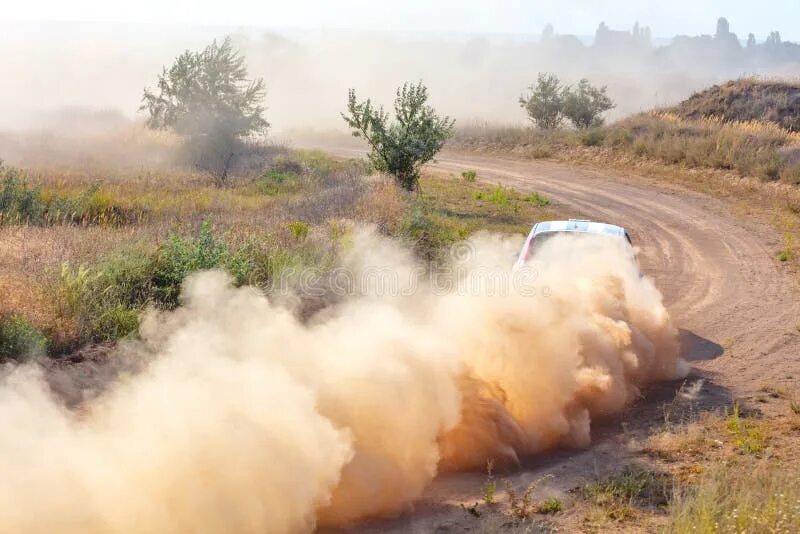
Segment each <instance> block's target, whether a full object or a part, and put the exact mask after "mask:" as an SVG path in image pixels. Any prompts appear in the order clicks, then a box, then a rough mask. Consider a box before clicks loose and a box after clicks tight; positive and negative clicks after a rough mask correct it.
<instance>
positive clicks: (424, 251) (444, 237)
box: [400, 202, 470, 261]
mask: <svg viewBox="0 0 800 534" xmlns="http://www.w3.org/2000/svg"><path fill="white" fill-rule="evenodd" d="M469 233H470V231H469V228H468V227H467V226H466V225H465V224H464V223H462V222H461V221H459V220H456V219H452V218H448V217H446V216H443V215H441V214H439V213H435V212H434V211H433V210H432V209H430V208H429V207H428V206H426V205H425V204H424V203H423V202H418V203H416V204H415V205H414V206H413V207H412V208H411V211H410V212H409V214H408V215H407V216H406V218H405V220H404V221H403V224H402V225H401V229H400V237H402V238H404V239H407V240H409V241H411V242H412V245H413V248H414V251H415V252H416V254H417V255H418V256H419V257H421V258H423V259H425V260H429V261H431V260H436V259H438V258H439V257H440V255H441V254H442V252H443V251H444V250H447V249H448V248H449V247H450V246H451V245H452V244H454V243H457V242H459V241H463V240H464V239H466V238H467V237H468V236H469Z"/></svg>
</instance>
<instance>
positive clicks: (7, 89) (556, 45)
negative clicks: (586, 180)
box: [0, 19, 800, 164]
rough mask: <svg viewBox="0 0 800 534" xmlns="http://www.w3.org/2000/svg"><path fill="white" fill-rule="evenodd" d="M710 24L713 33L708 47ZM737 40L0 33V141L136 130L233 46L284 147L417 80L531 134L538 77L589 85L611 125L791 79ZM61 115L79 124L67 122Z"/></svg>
mask: <svg viewBox="0 0 800 534" xmlns="http://www.w3.org/2000/svg"><path fill="white" fill-rule="evenodd" d="M598 22H600V21H598ZM642 22H643V23H646V22H647V21H642ZM631 23H633V21H631ZM714 23H715V20H714V19H711V20H708V33H709V34H712V32H713V31H714ZM732 30H735V31H738V32H739V34H738V35H736V34H734V33H732V31H727V30H726V32H725V33H720V31H719V29H718V30H717V34H715V35H702V36H697V37H688V36H675V37H673V38H668V39H663V38H655V37H653V36H651V35H650V31H649V29H647V28H646V27H639V25H638V24H636V25H634V26H633V27H632V28H613V29H611V28H608V27H606V26H605V25H604V24H600V25H599V26H598V30H597V32H596V34H595V35H594V36H574V35H569V34H564V33H563V32H562V31H561V29H560V28H555V29H554V28H552V27H549V28H545V29H544V31H543V28H541V27H538V26H536V27H534V26H532V27H531V29H530V32H529V33H528V34H524V35H522V34H521V35H480V34H467V33H464V34H440V33H424V32H417V33H415V32H405V33H404V32H368V31H361V32H359V31H343V30H341V31H336V30H313V31H312V30H307V31H299V30H289V29H283V30H281V29H265V28H257V27H188V26H179V25H172V26H170V25H164V26H159V25H144V24H139V25H137V24H99V23H94V24H93V23H88V22H87V23H56V22H51V23H17V24H10V23H0V46H3V47H4V49H7V50H10V51H12V52H13V53H8V54H3V55H0V71H1V72H3V74H4V78H3V84H0V130H14V131H17V132H18V131H20V130H25V131H29V132H34V133H40V132H43V131H47V132H51V133H52V132H55V133H57V134H59V135H60V136H66V137H73V136H76V135H78V136H80V134H81V130H82V129H83V128H84V127H85V125H86V124H94V123H96V122H97V121H96V119H97V115H98V114H106V115H107V116H111V115H114V114H116V115H119V116H120V117H122V118H125V119H126V120H129V121H140V120H141V119H142V116H141V115H140V114H138V113H137V109H138V107H139V104H140V101H141V97H142V90H143V89H144V87H146V86H152V85H153V84H154V83H155V82H156V76H157V75H158V74H159V73H160V72H161V69H162V67H163V66H165V65H170V64H171V63H172V61H173V60H174V58H175V57H176V56H177V55H178V54H180V53H181V52H183V51H184V50H186V49H191V50H199V49H202V48H203V47H204V46H206V45H208V44H209V43H210V42H211V40H212V39H221V38H224V37H225V36H226V35H230V36H232V38H233V41H234V44H235V46H236V47H237V48H239V49H240V50H241V51H242V53H243V54H244V56H245V58H246V60H247V65H248V69H249V72H250V74H251V75H252V76H253V77H263V78H264V80H265V84H266V88H267V98H266V102H265V105H266V107H267V112H266V118H267V120H269V122H270V123H271V124H272V125H273V130H272V132H273V135H275V136H277V137H278V138H281V137H282V136H283V135H286V132H287V131H291V130H294V129H316V130H330V129H336V130H344V124H343V123H342V120H341V117H340V112H342V111H343V109H344V107H345V104H346V97H347V90H348V89H349V88H355V89H356V90H357V91H358V94H359V96H363V97H367V96H369V97H372V98H374V99H375V100H376V101H377V102H379V103H383V104H387V105H388V104H391V101H392V98H393V95H394V92H395V89H396V88H397V87H398V86H399V85H401V84H402V83H403V82H406V81H417V80H422V81H424V82H425V84H426V85H427V86H428V88H429V89H430V93H431V103H432V104H433V106H434V107H435V108H436V109H437V110H439V111H440V112H442V113H444V114H448V115H450V116H452V117H454V118H456V119H457V120H458V121H459V123H460V124H465V123H469V122H470V121H478V122H486V121H488V122H493V123H516V124H527V122H526V118H525V114H524V113H523V111H522V110H521V109H520V107H519V105H518V98H519V96H520V95H521V94H523V93H525V92H526V88H527V86H528V85H530V84H532V83H535V81H536V76H537V73H539V72H553V73H555V74H556V75H558V76H559V77H560V78H561V79H562V80H563V81H564V82H565V83H570V84H572V83H575V82H577V81H578V80H579V79H581V78H583V77H586V78H588V79H589V80H590V81H591V82H592V83H594V84H597V85H608V93H609V96H610V97H611V98H612V99H613V100H615V102H616V104H617V107H616V108H615V109H614V110H612V111H611V113H610V114H609V116H608V119H609V120H613V119H615V118H618V117H622V116H626V115H629V114H631V113H634V112H638V111H642V110H646V109H650V108H653V107H658V106H667V105H672V104H675V103H677V102H679V101H681V100H683V99H685V98H687V97H688V96H689V95H690V93H691V92H692V91H694V90H700V89H703V88H705V87H707V86H708V85H711V84H713V83H719V82H721V81H725V80H728V79H731V78H737V77H740V76H747V75H763V76H794V75H795V74H796V72H797V66H798V64H800V47H798V46H797V45H794V44H792V43H788V42H782V43H774V44H770V43H762V42H761V40H763V38H764V37H766V36H763V35H760V36H757V37H758V40H757V41H753V44H752V46H750V45H747V46H745V45H744V44H743V40H744V37H745V36H746V32H747V31H748V28H732ZM63 110H68V111H70V110H71V113H72V114H73V117H72V118H71V119H70V120H69V121H62V122H59V121H58V120H57V119H58V118H59V117H60V116H61V115H62V113H63ZM79 110H83V111H84V112H85V115H84V116H82V117H81V116H78V115H77V114H76V111H79ZM107 118H108V117H107ZM12 140H13V139H12ZM5 145H6V143H5V140H4V139H2V138H0V156H2V157H4V158H6V159H7V160H11V162H12V163H14V164H25V161H26V160H25V159H24V158H19V157H17V155H18V152H16V151H14V150H11V149H6V146H5ZM86 145H87V146H90V145H88V144H86ZM12 148H13V147H12Z"/></svg>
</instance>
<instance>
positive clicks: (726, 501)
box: [666, 461, 800, 534]
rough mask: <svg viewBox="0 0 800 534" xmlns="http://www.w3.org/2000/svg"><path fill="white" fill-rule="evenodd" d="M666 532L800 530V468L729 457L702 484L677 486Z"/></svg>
mask: <svg viewBox="0 0 800 534" xmlns="http://www.w3.org/2000/svg"><path fill="white" fill-rule="evenodd" d="M669 514H670V522H669V526H668V527H667V528H666V532H668V533H675V534H683V533H689V532H693V533H695V532H696V533H699V534H716V533H720V532H732V533H742V534H743V533H745V532H774V533H786V534H790V533H795V532H800V471H798V470H797V469H796V467H793V468H789V469H785V468H781V467H780V466H778V465H776V464H774V463H772V464H771V463H767V462H761V463H758V464H753V463H751V462H745V461H737V462H733V461H728V462H726V463H721V464H718V465H715V466H713V467H712V468H711V469H710V470H708V471H707V473H706V474H705V475H704V476H703V477H702V478H701V480H700V481H699V483H698V484H697V486H695V487H687V488H684V489H683V490H681V491H680V492H677V493H676V495H675V496H674V498H673V499H672V501H671V502H670V505H669Z"/></svg>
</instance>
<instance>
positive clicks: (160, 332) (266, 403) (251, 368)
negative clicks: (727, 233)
mask: <svg viewBox="0 0 800 534" xmlns="http://www.w3.org/2000/svg"><path fill="white" fill-rule="evenodd" d="M520 243H521V240H520V239H519V238H516V237H515V238H508V237H502V236H496V235H486V234H483V235H478V236H476V237H474V238H473V239H471V240H470V241H469V242H467V243H466V244H460V245H458V246H457V247H456V248H455V249H454V252H453V257H454V260H453V262H452V265H451V266H450V268H449V269H448V272H447V273H446V275H447V276H444V277H443V278H442V277H440V276H437V277H433V276H430V274H429V273H428V272H427V271H426V270H425V269H420V268H419V265H417V263H416V262H415V260H414V259H413V256H412V255H411V253H410V252H409V251H408V250H407V249H406V248H403V247H401V246H398V244H397V243H396V242H393V241H390V240H388V239H386V238H382V237H379V236H377V235H376V234H375V233H374V232H373V231H372V230H370V229H364V228H360V229H359V228H357V229H355V230H354V232H353V235H352V242H351V244H350V246H349V248H348V250H347V252H346V253H345V254H344V257H343V258H342V270H341V271H340V272H341V273H342V274H343V279H344V280H345V282H346V283H342V284H340V285H339V286H338V287H339V289H340V290H341V289H343V290H345V291H344V292H345V293H346V295H344V296H341V298H339V299H337V301H336V303H335V304H332V305H331V306H330V307H328V308H327V309H325V310H323V311H322V312H320V313H319V314H318V315H317V316H315V317H313V318H312V319H311V320H301V319H299V318H298V317H296V315H295V314H294V313H293V311H292V310H291V308H290V307H289V306H287V305H285V304H282V303H283V302H290V301H291V299H281V300H277V299H273V300H272V301H271V300H269V299H268V298H266V297H265V296H264V295H263V294H261V293H259V292H258V291H256V290H254V289H253V288H241V289H234V288H232V287H231V286H230V283H229V279H228V277H227V276H226V275H225V274H223V273H220V272H207V273H201V274H199V275H196V276H194V277H193V278H191V279H189V280H188V281H187V283H186V286H185V289H184V304H183V306H182V307H181V308H179V309H177V310H175V311H173V312H162V313H156V312H153V313H151V314H150V315H148V316H147V317H146V318H145V320H144V321H143V324H142V326H141V340H140V341H138V342H136V343H133V344H131V345H129V346H128V347H127V348H126V349H125V350H127V351H134V352H137V353H138V354H139V355H140V357H141V358H147V359H149V361H150V363H149V365H148V366H147V367H146V369H145V370H144V371H143V372H141V373H139V374H137V375H135V376H130V377H127V378H125V379H122V380H120V381H119V383H118V384H116V385H115V386H114V387H112V388H111V389H110V390H109V391H107V392H106V393H105V394H104V395H103V396H101V397H99V398H97V399H95V400H92V401H90V402H89V403H88V404H87V405H86V406H84V407H83V409H82V410H80V411H79V412H78V413H75V412H72V411H69V410H67V409H66V408H64V407H63V406H61V404H60V403H59V401H58V400H57V399H56V398H55V397H54V396H53V395H52V394H51V393H50V392H49V391H48V390H47V388H46V386H45V385H44V384H45V382H44V381H43V380H42V377H41V376H40V375H39V373H38V372H37V370H36V368H35V367H32V366H20V367H16V368H8V369H6V370H5V372H4V376H3V378H2V384H1V385H0V420H2V421H4V423H5V425H4V432H3V433H2V434H0V471H1V472H2V473H4V476H3V477H2V479H0V500H2V502H3V503H5V508H4V511H3V513H2V514H0V530H2V531H7V532H12V531H13V532H46V531H53V530H58V531H61V532H120V531H132V530H136V531H143V532H175V531H196V532H264V531H267V532H297V531H306V530H310V529H313V528H314V527H315V526H319V525H331V526H332V525H347V524H351V523H353V522H355V521H358V520H360V519H363V518H366V517H371V516H376V515H385V514H392V513H397V512H400V511H402V510H404V509H406V508H407V506H408V505H409V504H410V503H413V501H414V500H415V499H416V498H418V497H419V496H420V495H421V493H422V492H423V490H424V489H425V487H426V486H427V485H428V484H429V483H430V482H431V480H432V479H433V478H434V477H435V476H436V475H437V473H438V472H440V471H441V470H458V469H467V468H474V467H479V466H481V465H483V464H484V463H485V462H486V460H487V459H488V458H493V459H495V460H496V461H498V462H507V463H510V464H513V463H514V462H516V461H517V459H518V458H519V457H520V456H523V455H529V454H535V453H537V452H539V451H542V450H544V449H547V448H552V447H558V446H565V445H570V446H575V445H578V446H585V445H587V444H588V443H589V441H590V422H591V419H592V418H593V417H596V416H602V415H605V414H610V413H613V412H615V411H617V410H619V409H620V408H622V407H623V406H624V405H625V404H626V403H628V402H631V401H632V400H633V399H635V398H636V396H637V391H638V388H639V387H640V386H641V385H643V384H645V383H647V382H648V381H651V380H658V379H668V378H674V377H677V376H679V375H681V374H682V373H685V370H686V369H685V363H684V362H682V361H681V360H680V359H679V356H678V344H677V337H676V331H675V328H674V327H673V325H672V323H671V321H670V318H669V316H668V314H667V312H666V310H665V308H664V306H663V305H662V302H661V295H660V293H659V292H658V290H657V289H656V288H655V287H654V285H653V283H652V282H651V280H650V279H649V278H647V277H641V276H640V274H639V271H638V268H637V267H636V265H635V263H634V262H632V261H631V258H630V255H629V254H628V253H626V252H625V251H624V250H623V249H622V248H621V247H619V248H618V247H617V246H616V245H615V244H614V243H613V242H612V241H610V240H602V239H601V240H598V239H591V238H589V239H587V238H586V237H582V236H564V237H559V238H557V239H551V240H548V241H547V242H546V243H545V244H544V245H543V246H542V248H541V250H540V251H539V252H538V253H537V255H536V258H535V260H534V261H533V262H532V263H531V264H530V266H528V267H529V268H526V269H524V270H522V271H519V270H518V271H515V272H513V273H512V270H511V268H510V266H511V264H512V262H513V260H514V254H515V253H516V251H517V250H518V249H519V245H520ZM440 274H441V273H440ZM376 281H377V282H376ZM54 480H57V481H58V483H57V484H54V483H53V481H54Z"/></svg>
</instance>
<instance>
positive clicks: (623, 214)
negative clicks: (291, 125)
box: [303, 142, 800, 533]
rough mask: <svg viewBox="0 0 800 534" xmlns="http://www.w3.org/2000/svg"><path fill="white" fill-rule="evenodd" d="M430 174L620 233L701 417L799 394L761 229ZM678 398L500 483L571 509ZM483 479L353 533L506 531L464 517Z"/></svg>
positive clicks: (747, 221)
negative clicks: (687, 369) (493, 189)
mask: <svg viewBox="0 0 800 534" xmlns="http://www.w3.org/2000/svg"><path fill="white" fill-rule="evenodd" d="M303 145H304V146H309V147H310V146H315V147H318V148H322V149H324V150H327V151H329V152H332V153H334V154H336V155H339V156H343V157H353V156H360V155H362V154H363V149H361V148H359V147H358V146H355V145H350V144H341V143H335V144H333V143H329V142H326V143H319V142H317V143H313V144H303ZM430 168H431V169H433V170H435V171H437V172H441V173H446V174H453V175H455V176H458V175H460V173H461V171H462V170H465V169H474V170H475V171H477V173H478V179H479V180H484V181H487V182H493V183H501V184H505V185H509V186H512V187H514V188H515V189H517V190H519V191H538V192H540V193H543V194H544V195H546V196H548V197H550V198H551V199H552V200H554V201H555V202H558V203H560V204H562V205H563V206H564V207H566V208H567V210H569V209H574V210H575V212H576V214H577V213H580V214H584V215H587V216H589V217H591V218H593V219H596V220H602V221H606V222H612V223H616V224H620V225H622V226H624V227H626V228H627V229H628V230H629V232H630V234H631V236H632V238H633V241H634V243H635V244H637V245H638V246H639V247H640V249H641V252H640V256H639V259H640V263H641V266H642V270H643V271H644V273H645V274H647V275H649V276H652V277H653V278H655V280H656V283H657V285H658V287H659V288H660V289H661V291H662V292H663V294H664V298H665V302H666V304H667V306H668V308H669V310H670V312H671V313H672V315H673V318H674V319H675V322H676V324H677V325H678V326H679V327H680V329H681V336H682V344H683V351H684V356H685V357H686V358H687V359H689V360H690V361H691V362H692V365H693V367H694V369H693V376H694V377H700V376H702V377H703V378H704V379H705V382H704V386H703V388H702V391H701V397H700V401H701V403H702V404H703V405H705V406H709V407H713V406H719V405H724V404H728V403H730V402H731V400H732V399H734V398H747V397H749V396H753V395H755V394H756V393H757V392H758V390H759V389H761V388H762V387H764V386H767V385H768V386H772V387H779V388H789V389H791V388H793V387H796V385H797V384H798V379H800V298H799V297H800V293H798V290H797V287H796V284H795V282H794V280H793V277H792V275H791V273H790V272H789V271H788V268H786V267H785V266H783V265H781V264H780V263H779V262H777V260H775V252H776V251H777V250H778V249H779V248H780V246H781V245H780V236H779V234H778V233H777V232H776V231H775V230H774V229H773V228H772V227H770V226H769V224H768V223H767V222H766V221H759V220H756V219H754V218H752V217H749V216H748V217H741V216H737V215H736V214H735V213H734V212H733V211H732V210H731V208H730V206H728V205H726V204H725V203H724V202H722V201H720V200H717V199H714V198H711V197H708V196H705V195H702V194H698V193H694V192H690V191H687V190H685V189H682V188H678V187H674V186H669V185H668V184H663V183H656V182H655V181H654V180H650V179H647V178H645V177H636V176H625V175H622V174H620V173H616V172H604V171H600V170H587V169H584V168H573V167H570V166H567V165H563V164H557V163H552V162H545V161H527V160H526V161H520V160H514V159H503V158H498V157H490V156H479V155H474V154H460V153H452V152H450V153H443V154H442V155H441V157H440V158H439V159H438V160H437V162H436V163H435V164H433V165H431V166H430ZM679 386H680V384H665V385H659V386H656V387H653V388H651V389H650V390H649V391H647V392H645V395H644V398H643V399H642V401H641V402H640V403H638V404H637V405H635V406H632V407H631V408H630V409H628V410H627V411H626V412H625V413H623V414H620V415H618V416H617V417H615V418H614V419H613V420H609V421H603V422H600V423H598V424H596V425H595V426H594V428H593V434H594V442H593V445H592V446H591V447H590V448H589V449H588V450H582V451H561V452H559V453H557V454H552V455H549V456H544V457H542V456H540V457H536V458H531V459H528V460H527V461H526V463H525V466H524V468H523V469H522V470H520V471H518V472H515V473H509V474H507V475H505V478H506V479H507V480H509V481H510V482H512V483H513V484H514V485H515V486H518V487H524V486H526V485H527V484H528V483H530V482H532V481H534V480H536V479H537V478H539V477H541V476H543V475H544V474H552V475H553V477H552V478H550V479H548V480H547V481H546V482H545V483H544V484H542V485H541V489H540V490H539V491H537V497H539V498H544V497H547V496H551V495H552V496H557V497H559V498H561V499H563V500H564V501H566V502H569V501H570V500H571V497H570V493H569V490H570V489H572V488H575V487H576V486H578V485H580V484H582V483H584V482H586V481H587V480H589V479H591V478H592V477H595V476H599V475H602V474H604V473H608V472H610V471H613V470H615V469H616V468H618V467H619V466H620V465H622V464H625V463H628V462H632V461H637V457H636V454H637V453H636V450H635V449H636V447H634V446H633V445H632V444H633V443H635V442H636V441H637V439H641V438H642V437H644V436H646V435H647V433H648V432H649V431H651V430H652V429H654V428H657V427H658V425H659V424H661V423H662V419H661V409H660V405H661V403H662V402H663V401H665V400H667V399H670V398H672V397H673V396H674V394H675V390H676V389H677V388H678V387H679ZM484 479H485V474H483V473H461V474H456V475H443V476H440V477H439V478H438V479H437V480H436V481H435V482H434V484H433V485H432V486H431V487H430V488H429V489H428V491H427V492H426V494H425V496H424V497H423V499H422V500H421V501H420V502H418V503H417V504H415V506H414V509H413V510H409V512H408V513H407V514H405V515H404V516H402V517H399V518H395V519H392V520H382V521H376V522H374V523H370V524H365V525H361V526H359V527H358V528H357V529H355V530H354V531H358V532H376V533H377V532H447V531H450V532H460V531H466V530H470V531H478V532H480V531H486V532H491V531H495V530H497V529H498V528H500V529H502V527H503V526H504V525H505V526H506V527H509V524H508V521H506V520H504V518H503V517H502V516H500V515H499V514H495V516H491V515H490V514H485V515H484V516H482V517H481V518H473V517H472V516H470V515H469V514H467V513H466V512H465V510H464V509H462V508H461V506H460V505H461V504H468V505H469V504H473V503H475V502H476V501H477V500H479V499H480V487H481V484H482V483H483V481H484ZM575 526H576V525H573V527H575ZM560 527H561V528H562V529H564V528H565V527H566V529H567V530H571V529H572V528H570V525H569V524H567V525H564V524H563V523H562V524H561V525H560ZM542 528H544V529H547V525H543V526H542Z"/></svg>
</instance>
